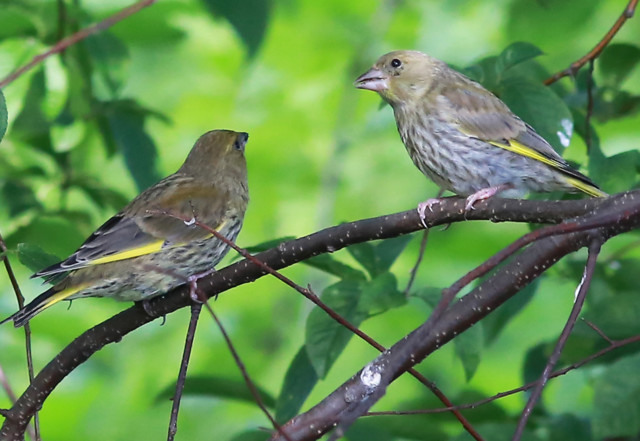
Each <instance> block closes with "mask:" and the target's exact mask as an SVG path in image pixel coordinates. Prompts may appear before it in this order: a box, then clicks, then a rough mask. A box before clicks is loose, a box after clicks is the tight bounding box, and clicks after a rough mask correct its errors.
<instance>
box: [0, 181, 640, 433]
mask: <svg viewBox="0 0 640 441" xmlns="http://www.w3.org/2000/svg"><path fill="white" fill-rule="evenodd" d="M464 203H465V201H464V199H461V198H457V197H454V198H445V199H443V202H442V203H441V204H439V205H437V206H436V207H434V212H433V213H427V214H428V216H427V219H426V222H427V224H428V225H429V226H436V225H442V224H448V223H452V222H460V221H464V220H471V219H477V220H480V219H485V220H491V221H494V222H502V221H517V222H535V223H558V222H561V221H562V220H563V219H567V218H573V217H579V216H584V217H585V218H589V217H593V216H595V215H601V214H606V215H609V216H615V215H618V217H617V218H616V217H612V219H613V221H612V224H613V225H612V226H611V227H608V228H602V229H601V230H603V231H604V232H603V237H609V236H610V235H613V234H620V233H623V232H625V231H628V230H630V229H632V228H636V226H637V222H638V212H640V191H635V192H629V193H623V194H620V195H616V196H614V197H611V198H608V199H585V200H573V201H552V202H546V201H524V200H512V199H500V198H492V199H489V200H488V201H483V202H480V203H478V204H477V205H476V206H475V210H472V211H471V212H468V213H465V211H464ZM632 219H633V220H632ZM421 228H422V226H421V224H420V220H419V218H418V215H417V213H416V211H415V210H410V211H406V212H402V213H397V214H393V215H387V216H381V217H378V218H372V219H365V220H361V221H356V222H350V223H346V224H342V225H339V226H336V227H332V228H327V229H325V230H322V231H319V232H317V233H314V234H311V235H309V236H305V237H302V238H299V239H296V240H291V241H287V242H284V243H282V244H280V245H278V246H277V247H275V248H272V249H270V250H267V251H264V252H262V253H260V254H257V255H256V256H255V257H256V258H257V259H259V260H261V261H262V262H265V263H266V264H267V265H268V266H269V267H271V268H273V269H281V268H284V267H287V266H290V265H293V264H295V263H298V262H300V261H302V260H305V259H308V258H310V257H313V256H316V255H318V254H322V253H326V252H333V251H336V250H339V249H342V248H344V247H346V246H348V245H352V244H356V243H360V242H365V241H369V240H376V239H386V238H390V237H396V236H398V235H402V234H408V233H411V232H414V231H417V230H419V229H421ZM604 233H606V234H604ZM588 236H589V233H588V232H582V233H574V234H569V235H564V236H561V237H559V238H558V237H552V238H547V239H544V240H543V241H540V242H537V243H536V244H534V245H532V246H530V247H529V248H528V249H527V250H525V252H523V253H522V254H520V256H519V257H518V262H519V263H520V264H521V265H522V266H520V267H516V268H512V267H513V264H511V265H509V264H507V265H505V266H503V267H502V269H501V271H500V272H499V274H501V275H502V278H503V280H500V278H501V277H498V276H497V275H494V276H493V277H491V278H490V279H489V281H492V283H493V285H490V284H487V283H488V281H487V282H485V283H484V284H483V285H481V287H479V288H477V289H476V290H474V291H473V292H472V293H471V294H469V295H468V296H466V297H465V298H464V302H463V301H462V300H461V301H459V302H458V303H456V304H455V305H454V306H453V307H452V308H451V309H450V310H449V311H448V312H446V313H445V314H444V315H443V317H442V320H440V321H439V322H438V323H437V327H436V328H437V332H436V330H434V332H432V333H429V335H426V336H424V335H421V334H420V332H419V331H420V329H418V330H416V331H414V333H412V335H414V334H415V335H419V336H420V337H419V338H418V341H419V343H420V344H419V345H418V349H419V350H416V352H407V351H406V349H407V348H405V350H402V351H399V352H397V353H396V351H397V350H398V349H399V348H397V349H393V348H392V351H393V352H394V358H393V359H392V360H389V359H388V358H389V353H390V352H389V351H387V352H385V353H383V354H382V355H381V358H382V359H383V360H386V361H388V362H391V361H393V369H388V370H385V371H384V372H385V375H389V373H390V372H393V377H394V378H395V376H397V375H400V374H401V373H402V372H404V370H406V369H407V368H409V367H410V366H411V365H413V364H415V363H416V362H417V361H418V360H421V359H422V358H424V356H426V355H427V354H428V353H429V352H431V351H433V350H434V349H435V348H436V347H438V346H439V345H441V344H444V343H445V342H446V341H448V340H449V339H450V338H452V337H453V335H454V334H453V332H454V330H456V329H460V330H464V329H466V328H467V327H469V326H471V324H472V323H475V322H476V321H477V320H479V319H480V318H482V317H483V316H484V315H486V314H487V313H488V312H489V311H490V310H493V309H495V308H496V307H497V306H498V305H499V304H500V303H501V302H503V301H505V300H506V299H507V298H509V297H510V296H511V295H513V294H515V292H517V290H519V289H521V288H522V287H523V286H525V285H526V284H527V283H528V282H529V281H530V280H531V279H532V278H533V277H534V276H537V275H539V273H541V272H542V269H541V268H546V267H547V266H548V265H551V264H552V263H554V262H555V260H557V259H558V258H559V257H561V256H562V255H565V254H567V253H569V252H571V251H573V250H575V249H578V248H579V247H580V246H582V244H583V243H584V241H585V240H586V238H587V237H588ZM534 251H535V252H534ZM525 256H528V257H527V259H525ZM554 259H555V260H554ZM534 268H537V269H534ZM508 269H510V271H511V272H510V273H509V272H508V273H506V274H505V271H506V270H508ZM264 274H265V270H264V269H262V268H260V267H258V266H256V265H255V264H254V263H252V262H250V261H248V260H242V261H240V262H237V263H235V264H233V265H230V266H228V267H226V268H223V269H221V270H219V271H217V272H216V273H214V274H212V275H211V276H209V277H206V278H204V279H202V280H200V281H199V282H198V287H199V289H200V290H202V291H203V292H204V293H205V294H206V296H207V297H213V296H216V295H218V294H220V293H222V292H223V291H226V290H228V289H230V288H233V287H235V286H238V285H241V284H244V283H248V282H252V281H254V280H256V279H258V278H260V277H262V276H263V275H264ZM514 277H515V279H514ZM518 277H520V278H518ZM524 277H527V279H524ZM525 282H526V283H525ZM482 287H484V288H482ZM478 289H481V291H482V289H484V291H482V292H481V293H480V294H481V295H480V294H479V292H478ZM190 302H191V300H190V297H189V289H188V287H180V288H177V289H175V290H173V291H171V292H169V293H167V294H165V295H163V296H159V297H157V298H154V299H151V300H150V301H149V304H148V306H147V310H148V311H151V315H150V314H148V313H147V312H146V311H145V308H143V307H142V306H141V305H138V304H136V305H134V306H133V307H131V308H129V309H127V310H125V311H123V312H121V313H119V314H117V315H115V316H114V317H111V318H110V319H108V320H106V321H104V322H103V323H100V324H98V325H96V326H95V327H93V328H92V329H90V330H88V331H86V332H85V333H83V334H82V335H81V336H79V337H78V338H77V339H75V340H74V341H73V342H72V343H70V344H69V345H68V346H67V347H66V348H64V349H63V350H62V351H61V352H60V353H59V354H58V355H57V356H56V357H55V358H54V359H53V360H52V361H51V362H49V364H47V365H46V366H45V367H44V368H43V369H42V371H41V372H40V373H39V374H38V375H37V376H36V378H35V379H34V381H33V383H32V384H31V385H30V386H29V387H28V388H27V389H26V390H25V392H24V393H23V394H22V396H21V397H20V398H19V399H18V400H17V401H16V403H15V404H14V405H13V407H12V408H11V409H9V410H7V411H6V412H4V414H5V415H6V419H5V421H4V424H3V426H2V428H1V429H0V439H7V440H18V439H22V434H23V432H24V430H25V427H26V425H27V423H28V422H29V420H30V418H31V417H32V416H33V414H34V413H35V411H36V410H38V409H39V408H40V407H42V405H43V403H44V401H45V400H46V398H47V397H48V396H49V394H50V393H51V392H52V391H53V390H54V388H55V387H56V386H57V385H58V384H59V383H60V382H61V381H62V379H63V378H64V377H65V376H66V375H68V374H69V373H71V372H72V371H73V370H74V369H75V368H76V367H77V366H79V365H80V364H82V363H83V362H84V361H86V360H87V359H88V358H89V357H90V356H91V355H92V354H94V353H95V352H97V351H98V350H100V349H101V348H102V347H104V346H105V345H107V344H109V343H113V342H117V341H120V340H121V339H122V338H123V337H124V336H125V335H126V334H128V333H129V332H131V331H133V330H135V329H137V328H139V327H140V326H142V325H144V324H146V323H149V322H151V321H153V320H154V319H156V318H158V317H162V316H164V315H166V314H169V313H171V312H173V311H175V310H177V309H179V308H182V307H185V306H187V305H189V304H190ZM454 310H455V311H456V314H454V313H453V311H454ZM436 335H439V337H438V338H437V339H435V340H434V338H435V336H436ZM408 341H409V342H413V344H414V345H415V344H416V343H415V342H416V337H412V338H410V339H409V340H408ZM397 345H398V344H396V345H395V346H394V348H396V347H397ZM412 349H414V348H412ZM412 354H415V356H413V355H412ZM358 378H359V377H358ZM340 390H342V389H340ZM355 390H357V389H354V391H355ZM360 390H361V391H362V389H360ZM342 391H343V390H342ZM343 392H344V391H343ZM365 392H366V391H365ZM338 394H339V393H338V392H334V393H333V394H331V395H330V396H329V397H327V399H326V400H329V401H327V402H328V403H331V402H333V401H332V400H335V399H336V398H335V397H336V396H337V395H338ZM350 396H351V397H354V396H355V397H357V396H360V395H358V394H356V395H350ZM365 396H366V393H365ZM339 399H340V400H342V401H340V402H341V403H342V405H344V404H345V403H346V402H345V401H344V397H343V396H340V398H339ZM349 402H351V403H353V400H350V401H349ZM323 403H324V401H323ZM333 405H336V403H335V402H333ZM336 406H337V405H336ZM338 407H340V406H337V407H336V409H337V408H338ZM321 408H324V405H322V406H321ZM343 410H344V409H343ZM339 414H340V412H338V413H337V414H336V413H335V412H334V411H331V412H329V413H328V414H326V415H325V416H324V417H323V421H325V422H326V424H324V423H323V424H322V425H320V426H318V427H316V431H317V430H320V429H321V430H322V431H323V432H326V431H327V430H329V429H330V428H331V427H333V426H332V424H333V422H336V421H338V419H335V418H334V417H336V416H338V415H339ZM305 415H307V414H305ZM305 415H303V416H301V417H299V418H297V419H295V420H294V421H293V422H290V423H289V425H288V426H287V427H290V428H291V429H290V430H292V431H291V432H289V431H287V433H288V434H289V435H290V436H291V437H292V439H301V438H299V437H298V434H299V433H301V432H300V430H301V426H300V424H299V423H298V422H299V421H300V422H305V421H308V418H309V417H308V416H306V417H305ZM309 415H313V418H317V417H318V414H317V410H314V411H313V413H310V414H309ZM287 427H285V428H287ZM307 427H308V426H307ZM315 433H316V436H319V435H317V432H315Z"/></svg>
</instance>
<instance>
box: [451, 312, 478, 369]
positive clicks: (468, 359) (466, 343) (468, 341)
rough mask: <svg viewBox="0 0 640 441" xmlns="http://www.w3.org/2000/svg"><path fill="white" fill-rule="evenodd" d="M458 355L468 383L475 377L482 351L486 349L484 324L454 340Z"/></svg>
mask: <svg viewBox="0 0 640 441" xmlns="http://www.w3.org/2000/svg"><path fill="white" fill-rule="evenodd" d="M453 345H454V348H455V352H456V355H457V356H458V357H459V358H460V361H462V367H463V368H464V373H465V377H466V378H467V381H470V380H471V378H473V375H474V374H475V373H476V369H478V365H479V364H480V359H481V354H482V349H483V348H484V331H483V327H482V323H477V324H475V325H474V326H472V327H471V328H469V329H467V330H466V331H464V332H463V333H462V334H460V335H458V336H456V338H454V339H453Z"/></svg>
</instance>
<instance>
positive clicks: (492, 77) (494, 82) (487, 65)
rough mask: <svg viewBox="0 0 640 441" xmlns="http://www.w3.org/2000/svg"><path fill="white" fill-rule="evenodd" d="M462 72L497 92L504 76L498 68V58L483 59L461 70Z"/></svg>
mask: <svg viewBox="0 0 640 441" xmlns="http://www.w3.org/2000/svg"><path fill="white" fill-rule="evenodd" d="M460 72H462V73H463V74H465V75H467V76H468V77H469V78H471V79H473V80H474V81H477V82H478V83H480V84H482V85H483V86H484V87H485V88H487V89H489V90H495V89H496V88H497V87H498V84H499V82H500V77H501V75H502V70H499V68H498V57H496V56H491V57H486V58H483V59H482V60H480V61H478V62H477V63H476V64H474V65H472V66H469V67H467V68H466V69H462V70H460Z"/></svg>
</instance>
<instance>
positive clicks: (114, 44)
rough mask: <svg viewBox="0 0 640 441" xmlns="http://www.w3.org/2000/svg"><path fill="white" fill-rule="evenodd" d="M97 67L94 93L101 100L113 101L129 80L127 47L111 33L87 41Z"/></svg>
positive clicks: (97, 35) (94, 76)
mask: <svg viewBox="0 0 640 441" xmlns="http://www.w3.org/2000/svg"><path fill="white" fill-rule="evenodd" d="M85 44H86V45H87V49H88V51H89V53H90V54H91V60H92V62H93V64H94V66H95V70H94V72H93V76H92V80H93V81H92V84H93V92H94V94H95V96H96V97H98V98H100V99H105V100H108V99H113V98H114V97H115V96H116V93H117V92H118V91H119V90H120V88H121V87H122V85H123V84H124V82H125V81H126V79H127V74H128V68H129V63H128V61H129V52H128V49H127V46H125V44H124V43H122V41H121V40H120V39H119V38H117V37H116V36H115V35H114V34H113V33H111V32H100V33H99V34H95V35H92V36H91V37H89V38H87V39H86V40H85Z"/></svg>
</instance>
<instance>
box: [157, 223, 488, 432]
mask: <svg viewBox="0 0 640 441" xmlns="http://www.w3.org/2000/svg"><path fill="white" fill-rule="evenodd" d="M150 212H152V213H156V211H150ZM157 213H160V214H164V215H166V216H171V217H174V218H176V219H179V220H182V221H190V222H193V221H194V218H188V217H186V216H181V215H178V214H175V213H170V212H166V211H162V212H157ZM195 225H197V226H198V227H200V228H202V229H204V230H206V231H208V232H209V233H211V234H212V235H213V236H215V237H216V238H217V239H219V240H221V241H222V242H224V243H225V244H226V245H228V246H229V247H231V248H233V249H234V250H235V251H236V252H238V253H239V254H240V255H241V256H242V257H244V258H245V259H247V260H249V261H251V262H252V263H254V264H255V265H256V266H258V267H259V268H261V269H262V270H264V271H265V272H267V273H269V274H271V275H273V276H274V277H275V278H276V279H278V280H280V281H282V282H283V283H285V284H286V285H288V286H289V287H291V288H293V289H295V290H296V291H298V292H299V293H300V294H302V295H303V296H304V297H305V298H307V299H308V300H310V301H311V302H312V303H313V304H314V305H316V306H317V307H319V308H320V309H322V310H323V311H324V312H325V313H327V315H329V317H331V318H332V319H333V320H335V321H336V322H337V323H339V324H340V325H341V326H343V327H345V328H347V329H348V330H349V331H351V332H352V333H353V334H355V335H357V336H358V337H360V338H361V339H362V340H364V341H365V342H367V343H368V344H369V345H371V346H373V347H374V348H376V349H377V350H378V351H380V352H384V351H386V348H385V347H384V346H383V345H381V344H380V343H378V342H377V341H376V340H375V339H373V338H372V337H370V336H369V335H368V334H366V333H365V332H363V331H361V330H360V329H358V328H357V327H355V326H354V325H353V324H351V323H350V322H349V321H348V320H347V319H345V318H344V317H342V316H341V315H340V314H338V313H337V312H335V311H334V310H333V309H332V308H330V307H329V306H327V304H325V303H324V302H323V301H322V300H320V297H318V295H317V294H315V293H314V292H313V290H312V289H311V286H310V285H309V286H308V287H307V288H303V287H302V286H300V285H298V284H297V283H295V282H294V281H293V280H291V279H289V278H288V277H286V276H284V275H283V274H281V273H280V272H278V271H276V270H274V269H273V268H271V267H270V266H269V265H267V264H266V263H264V262H262V261H261V260H259V259H257V258H256V257H255V256H253V255H252V254H251V253H249V252H248V251H247V250H245V249H244V248H241V247H239V246H238V245H236V244H235V243H234V242H232V241H231V240H229V239H227V238H226V237H224V236H223V235H222V234H220V233H219V232H218V231H217V230H215V229H214V228H211V227H210V226H209V225H206V224H204V223H202V222H200V221H199V220H197V219H195ZM407 372H409V374H410V375H412V376H413V377H414V378H416V379H417V380H418V381H420V382H421V383H422V384H424V385H425V386H427V388H429V390H431V392H432V393H433V394H434V395H435V396H436V397H437V398H438V399H439V400H440V401H441V402H442V403H443V404H444V405H446V406H452V405H453V403H452V402H451V401H450V400H449V398H447V396H446V395H445V394H444V392H442V391H441V390H440V389H439V388H438V387H437V386H436V385H435V383H433V382H432V381H430V380H429V379H427V378H426V377H425V376H424V375H422V374H421V373H419V372H418V371H416V370H415V369H413V368H411V369H408V370H407ZM453 414H454V415H455V417H456V418H457V419H458V421H459V422H460V424H462V426H463V427H464V428H465V430H466V431H467V432H468V433H469V434H470V435H471V436H472V437H473V438H474V439H475V440H476V441H483V439H482V437H481V436H480V434H479V433H478V431H477V430H475V429H474V428H473V426H472V425H471V423H470V422H469V421H468V420H467V419H466V418H465V417H464V415H462V414H461V413H460V412H458V411H456V410H453Z"/></svg>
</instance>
